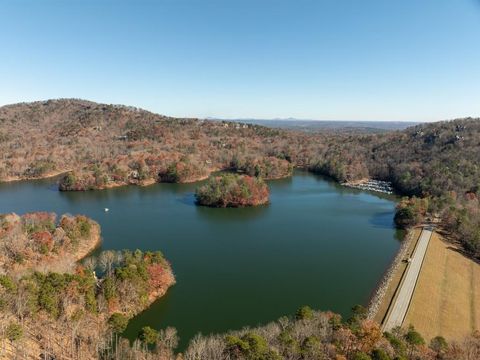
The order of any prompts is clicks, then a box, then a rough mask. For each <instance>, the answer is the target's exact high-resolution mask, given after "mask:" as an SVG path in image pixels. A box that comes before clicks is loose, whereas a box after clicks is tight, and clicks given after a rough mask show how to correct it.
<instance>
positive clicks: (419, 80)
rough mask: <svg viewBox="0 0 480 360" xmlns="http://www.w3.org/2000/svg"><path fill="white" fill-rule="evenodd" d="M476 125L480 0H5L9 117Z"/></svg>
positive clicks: (3, 69)
mask: <svg viewBox="0 0 480 360" xmlns="http://www.w3.org/2000/svg"><path fill="white" fill-rule="evenodd" d="M59 97H76V98H85V99H89V100H93V101H99V102H107V103H119V104H127V105H134V106H139V107H143V108H146V109H148V110H151V111H155V112H159V113H163V114H167V115H173V116H196V117H207V116H215V117H227V118H233V117H255V118H275V117H296V118H307V119H348V120H355V119H359V120H420V121H430V120H439V119H447V118H453V117H463V116H480V0H420V1H419V0H309V1H307V0H290V1H286V0H276V1H274V0H235V1H234V0H215V1H209V0H203V1H201V0H158V1H140V0H137V1H120V0H117V1H113V0H112V1H107V0H84V1H75V0H63V1H61V0H57V1H48V0H42V1H40V0H30V1H25V0H0V105H3V104H8V103H14V102H21V101H31V100H43V99H49V98H59Z"/></svg>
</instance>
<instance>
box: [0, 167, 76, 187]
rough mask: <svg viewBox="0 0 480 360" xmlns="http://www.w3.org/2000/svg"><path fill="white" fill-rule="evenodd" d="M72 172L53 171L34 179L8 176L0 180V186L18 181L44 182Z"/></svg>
mask: <svg viewBox="0 0 480 360" xmlns="http://www.w3.org/2000/svg"><path fill="white" fill-rule="evenodd" d="M71 171H72V170H69V169H67V170H58V171H53V172H49V173H46V174H45V175H42V176H36V177H28V176H27V177H24V176H14V177H12V176H10V177H7V178H4V179H0V184H1V183H12V182H20V181H32V180H44V179H50V178H54V177H57V176H60V175H64V174H67V173H69V172H71Z"/></svg>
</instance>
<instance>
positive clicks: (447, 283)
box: [403, 232, 480, 341]
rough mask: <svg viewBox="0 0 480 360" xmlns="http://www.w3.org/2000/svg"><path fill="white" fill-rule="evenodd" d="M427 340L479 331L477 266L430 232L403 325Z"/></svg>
mask: <svg viewBox="0 0 480 360" xmlns="http://www.w3.org/2000/svg"><path fill="white" fill-rule="evenodd" d="M409 324H412V325H414V326H415V328H416V329H417V330H418V331H419V332H420V333H421V334H422V335H423V336H424V337H425V339H426V340H430V339H432V338H433V337H435V336H437V335H441V336H443V337H445V338H446V339H447V340H449V341H452V340H461V339H462V338H463V337H465V336H466V335H470V334H471V333H472V332H473V331H475V330H480V265H479V264H477V263H475V262H474V261H472V260H470V259H468V258H467V257H465V256H463V255H462V254H461V253H459V252H457V251H455V249H454V248H453V246H452V245H451V244H449V243H446V242H444V241H443V240H442V238H441V236H440V235H439V234H438V233H435V232H434V233H433V235H432V237H431V239H430V244H429V245H428V249H427V253H426V256H425V259H424V263H423V266H422V270H421V272H420V276H419V278H418V282H417V286H416V288H415V292H414V294H413V298H412V302H411V303H410V307H409V309H408V312H407V316H406V318H405V320H404V323H403V326H404V327H407V326H408V325H409Z"/></svg>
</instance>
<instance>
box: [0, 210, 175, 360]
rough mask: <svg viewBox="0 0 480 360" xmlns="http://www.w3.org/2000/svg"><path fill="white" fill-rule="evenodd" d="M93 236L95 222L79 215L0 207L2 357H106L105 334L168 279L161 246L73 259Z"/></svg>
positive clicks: (108, 342) (96, 238) (94, 241)
mask: <svg viewBox="0 0 480 360" xmlns="http://www.w3.org/2000/svg"><path fill="white" fill-rule="evenodd" d="M99 242H100V227H99V225H98V224H97V223H96V222H94V221H93V220H91V219H89V218H86V217H85V216H75V217H73V216H68V215H63V216H62V217H60V219H59V220H58V221H57V218H56V215H55V214H52V213H29V214H25V215H23V216H19V215H16V214H0V358H1V359H18V358H25V359H93V358H96V357H97V356H99V355H102V356H103V355H104V356H106V357H107V356H110V352H111V351H112V349H113V347H114V346H115V339H116V338H113V337H112V336H111V335H112V334H113V333H115V332H119V331H120V330H121V329H124V328H125V326H126V325H127V323H128V320H129V318H130V317H132V316H133V315H135V314H137V313H139V312H140V311H142V310H144V309H145V308H146V307H148V306H149V305H150V304H151V303H152V302H153V301H154V300H156V299H157V298H159V297H160V296H162V295H164V294H165V292H166V291H167V289H168V288H169V287H170V286H171V285H173V284H174V283H175V279H174V276H173V273H172V270H171V268H170V264H169V263H168V262H167V261H166V260H165V259H164V257H163V255H162V254H161V253H160V252H141V251H139V250H137V251H134V252H131V251H118V252H114V251H105V252H102V253H101V254H100V255H99V256H97V257H95V258H93V257H90V258H88V259H86V260H85V261H83V263H82V264H80V263H78V262H77V261H78V260H81V259H82V258H84V257H85V256H86V255H87V254H88V253H89V251H91V250H92V249H93V248H95V247H96V246H97V245H99ZM95 259H97V261H95ZM94 270H97V271H100V272H101V275H102V276H101V277H97V276H96V275H95V273H94Z"/></svg>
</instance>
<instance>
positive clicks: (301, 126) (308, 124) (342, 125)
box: [208, 118, 421, 132]
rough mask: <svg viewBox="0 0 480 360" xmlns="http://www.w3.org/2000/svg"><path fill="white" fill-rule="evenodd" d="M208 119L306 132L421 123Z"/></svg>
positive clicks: (366, 129)
mask: <svg viewBox="0 0 480 360" xmlns="http://www.w3.org/2000/svg"><path fill="white" fill-rule="evenodd" d="M208 120H218V121H235V122H241V123H248V124H256V125H262V126H266V127H271V128H283V129H294V130H302V131H305V132H314V131H325V130H333V131H342V132H345V131H346V132H350V131H353V132H385V131H394V130H404V129H406V128H408V127H411V126H415V125H418V124H421V123H420V122H418V121H365V120H359V121H357V120H308V119H295V118H287V119H228V120H227V119H218V118H208Z"/></svg>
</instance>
